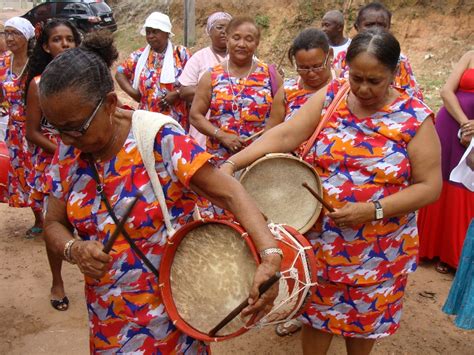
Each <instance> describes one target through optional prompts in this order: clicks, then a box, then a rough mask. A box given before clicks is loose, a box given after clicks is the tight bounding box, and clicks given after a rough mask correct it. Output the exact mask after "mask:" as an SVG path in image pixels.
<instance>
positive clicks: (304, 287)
mask: <svg viewBox="0 0 474 355" xmlns="http://www.w3.org/2000/svg"><path fill="white" fill-rule="evenodd" d="M268 228H269V229H270V231H271V232H272V234H273V235H274V237H275V238H276V239H277V240H279V241H280V242H282V243H285V244H287V245H288V246H289V247H290V248H292V249H295V250H297V252H298V254H297V255H296V256H295V258H294V259H293V261H292V265H291V267H290V268H289V269H288V270H285V271H281V274H282V277H281V279H280V282H282V280H284V279H288V278H291V279H294V280H295V281H296V282H297V283H298V284H300V285H301V286H300V287H296V286H295V287H294V288H293V290H292V293H291V295H290V296H289V297H288V298H287V299H286V300H284V301H283V302H282V303H280V304H279V305H277V306H275V307H274V308H273V309H272V310H271V311H270V312H269V313H268V314H266V315H265V316H264V317H263V318H262V319H261V320H260V321H258V322H257V323H255V324H253V325H251V326H248V327H247V328H248V329H251V328H261V327H263V326H267V325H275V324H279V323H284V322H286V321H288V320H290V319H292V318H294V317H295V315H296V314H297V313H298V311H299V310H300V308H301V307H302V305H303V303H304V302H305V300H306V297H301V299H300V300H299V301H298V304H297V306H295V307H294V308H293V311H292V312H291V314H290V315H288V316H287V317H286V318H285V319H280V320H276V321H268V319H269V318H270V317H271V315H272V314H275V313H277V311H278V310H279V309H280V308H282V307H284V306H285V305H286V304H288V303H289V302H290V301H292V300H293V299H294V298H295V297H297V296H298V295H299V294H300V293H305V294H308V293H309V290H310V288H311V287H313V286H314V285H316V283H315V282H311V271H310V269H309V267H308V265H307V264H306V263H302V265H303V270H304V277H305V279H304V280H305V281H304V282H303V281H300V280H299V279H298V277H295V275H294V270H296V269H295V267H294V266H295V264H296V262H297V260H298V259H300V258H302V259H303V260H304V259H306V254H305V250H308V249H311V247H299V248H297V247H295V245H299V243H298V241H297V240H296V239H295V238H294V237H293V236H292V235H291V234H290V233H288V231H287V230H286V229H285V228H284V227H283V226H282V225H280V224H274V223H270V224H269V225H268ZM281 233H283V234H284V235H285V236H286V237H287V238H288V239H289V240H291V241H293V244H290V243H288V242H286V241H285V240H283V239H282V237H281V236H280V234H281ZM292 273H293V275H292Z"/></svg>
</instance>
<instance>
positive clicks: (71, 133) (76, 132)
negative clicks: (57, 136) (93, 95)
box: [56, 98, 104, 138]
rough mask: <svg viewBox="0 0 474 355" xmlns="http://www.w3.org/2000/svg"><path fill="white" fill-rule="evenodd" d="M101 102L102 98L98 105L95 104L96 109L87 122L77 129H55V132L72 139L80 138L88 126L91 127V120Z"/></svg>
mask: <svg viewBox="0 0 474 355" xmlns="http://www.w3.org/2000/svg"><path fill="white" fill-rule="evenodd" d="M103 102H104V98H102V99H100V101H99V103H98V104H97V106H96V108H95V109H94V112H92V114H91V115H90V117H89V118H88V119H87V120H85V121H84V123H83V124H82V125H81V126H80V127H79V128H57V127H56V130H57V131H58V132H59V133H62V134H67V135H68V136H70V137H73V138H80V137H82V136H83V135H84V134H85V133H86V131H87V129H88V128H89V126H90V125H91V123H92V120H93V119H94V117H95V115H96V114H97V111H99V108H100V106H101V105H102V103H103Z"/></svg>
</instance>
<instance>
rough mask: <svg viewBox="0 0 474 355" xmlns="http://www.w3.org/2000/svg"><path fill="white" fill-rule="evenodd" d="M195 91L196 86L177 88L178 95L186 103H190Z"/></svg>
mask: <svg viewBox="0 0 474 355" xmlns="http://www.w3.org/2000/svg"><path fill="white" fill-rule="evenodd" d="M195 93H196V86H195V85H190V86H181V88H180V89H179V97H180V98H181V100H184V101H186V102H187V103H188V104H191V103H192V102H193V99H194V94H195Z"/></svg>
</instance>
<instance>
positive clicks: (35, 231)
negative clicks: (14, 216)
mask: <svg viewBox="0 0 474 355" xmlns="http://www.w3.org/2000/svg"><path fill="white" fill-rule="evenodd" d="M42 234H43V228H41V227H36V226H33V227H31V228H30V229H28V230H27V231H26V235H25V238H26V239H33V238H36V237H39V236H40V235H42Z"/></svg>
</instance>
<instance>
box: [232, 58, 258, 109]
mask: <svg viewBox="0 0 474 355" xmlns="http://www.w3.org/2000/svg"><path fill="white" fill-rule="evenodd" d="M253 64H254V61H253V59H252V63H251V64H250V69H249V72H248V73H247V75H246V76H245V78H240V79H237V83H236V84H237V85H238V84H239V81H240V80H241V79H244V81H243V85H242V89H240V90H239V92H237V94H234V83H233V82H232V77H231V76H230V71H229V60H227V62H226V71H227V77H228V78H229V85H230V91H231V92H232V112H234V113H236V111H238V109H239V106H240V107H242V102H241V101H240V94H241V93H242V91H244V89H245V85H244V84H245V82H246V81H247V79H248V77H249V75H250V73H252V68H253Z"/></svg>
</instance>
